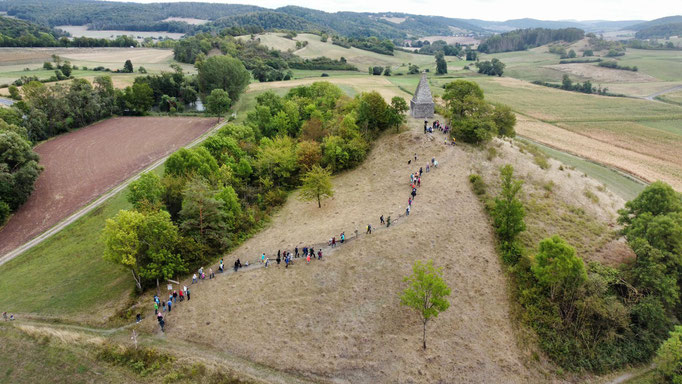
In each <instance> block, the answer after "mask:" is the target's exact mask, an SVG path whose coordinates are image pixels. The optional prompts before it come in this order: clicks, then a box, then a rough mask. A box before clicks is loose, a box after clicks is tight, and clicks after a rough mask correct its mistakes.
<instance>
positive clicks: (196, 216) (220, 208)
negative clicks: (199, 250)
mask: <svg viewBox="0 0 682 384" xmlns="http://www.w3.org/2000/svg"><path fill="white" fill-rule="evenodd" d="M216 194H217V191H216V190H215V189H213V188H212V187H211V186H210V185H209V184H208V183H207V182H206V181H205V180H204V179H202V178H200V177H197V178H194V179H192V180H190V181H189V182H188V183H187V186H186V188H185V191H184V193H183V199H182V210H181V211H180V219H181V224H180V229H182V231H183V233H184V234H185V235H186V236H190V237H192V238H193V239H194V240H196V241H197V243H199V244H202V245H206V246H208V247H209V248H210V249H211V250H213V251H214V252H220V251H222V250H225V249H226V248H227V247H228V246H229V236H230V234H229V233H228V228H227V219H228V218H227V214H226V212H225V210H224V205H225V202H224V201H223V200H222V199H220V198H217V197H216Z"/></svg>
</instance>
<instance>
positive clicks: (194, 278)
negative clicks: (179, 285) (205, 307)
mask: <svg viewBox="0 0 682 384" xmlns="http://www.w3.org/2000/svg"><path fill="white" fill-rule="evenodd" d="M196 282H197V274H196V273H195V274H194V276H192V284H194V283H196Z"/></svg>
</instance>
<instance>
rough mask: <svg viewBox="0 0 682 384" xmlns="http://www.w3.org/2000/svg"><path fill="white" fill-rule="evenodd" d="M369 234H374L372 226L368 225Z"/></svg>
mask: <svg viewBox="0 0 682 384" xmlns="http://www.w3.org/2000/svg"><path fill="white" fill-rule="evenodd" d="M367 234H370V235H371V234H372V224H367Z"/></svg>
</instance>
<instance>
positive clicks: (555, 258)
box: [531, 235, 587, 300]
mask: <svg viewBox="0 0 682 384" xmlns="http://www.w3.org/2000/svg"><path fill="white" fill-rule="evenodd" d="M531 269H532V271H533V274H534V275H535V278H536V279H537V281H538V283H540V285H541V286H543V287H545V288H546V289H547V290H548V291H549V296H550V299H551V300H554V299H556V298H558V297H565V296H566V295H567V294H570V293H572V292H575V290H576V289H577V288H578V287H579V286H580V284H582V283H583V282H584V281H585V280H587V273H586V272H585V264H584V263H583V260H582V259H581V258H580V257H578V256H577V255H576V253H575V248H573V247H572V246H570V245H569V244H568V243H567V242H566V241H565V240H564V239H562V238H561V237H559V236H558V235H554V236H552V237H550V238H547V239H544V240H542V241H541V242H540V248H539V251H538V253H537V254H536V255H535V259H534V260H533V264H532V266H531Z"/></svg>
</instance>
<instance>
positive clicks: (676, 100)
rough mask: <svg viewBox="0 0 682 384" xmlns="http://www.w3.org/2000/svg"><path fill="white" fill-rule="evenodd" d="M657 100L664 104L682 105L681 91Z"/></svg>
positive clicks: (667, 94)
mask: <svg viewBox="0 0 682 384" xmlns="http://www.w3.org/2000/svg"><path fill="white" fill-rule="evenodd" d="M658 99H659V100H661V101H664V102H666V103H671V104H677V105H682V91H679V92H671V93H666V94H665V95H662V96H659V97H658Z"/></svg>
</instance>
